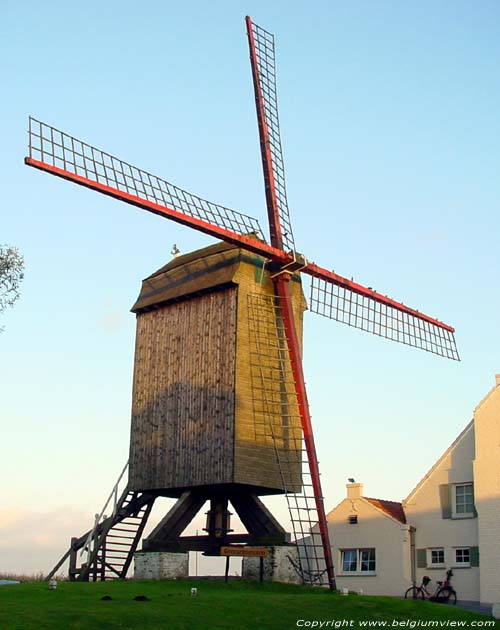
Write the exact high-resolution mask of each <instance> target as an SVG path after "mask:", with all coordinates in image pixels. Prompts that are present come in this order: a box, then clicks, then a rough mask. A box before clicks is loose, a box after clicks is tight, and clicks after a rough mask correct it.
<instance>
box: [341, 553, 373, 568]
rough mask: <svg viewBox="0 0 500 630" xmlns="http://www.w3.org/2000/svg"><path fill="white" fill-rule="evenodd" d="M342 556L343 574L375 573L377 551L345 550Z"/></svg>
mask: <svg viewBox="0 0 500 630" xmlns="http://www.w3.org/2000/svg"><path fill="white" fill-rule="evenodd" d="M341 554H342V572H343V573H374V572H375V568H376V564H375V549H344V550H343V551H342V552H341Z"/></svg>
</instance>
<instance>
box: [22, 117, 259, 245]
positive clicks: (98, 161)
mask: <svg viewBox="0 0 500 630" xmlns="http://www.w3.org/2000/svg"><path fill="white" fill-rule="evenodd" d="M29 157H30V158H31V159H32V160H36V161H38V162H41V163H42V164H45V165H49V166H51V167H55V168H57V169H60V170H61V171H62V172H61V173H55V174H60V175H62V176H64V174H65V173H66V174H68V173H69V174H71V175H77V176H79V177H81V178H84V180H86V181H87V182H89V183H92V182H95V183H98V184H102V185H104V186H107V187H109V188H110V189H113V190H117V191H120V192H122V193H126V194H128V195H131V196H132V197H136V198H138V199H139V200H144V201H147V202H150V203H154V204H158V205H160V206H165V207H168V208H172V209H174V210H178V211H179V212H182V213H183V214H186V215H188V216H190V217H193V218H196V219H201V220H203V221H206V222H208V223H211V224H214V225H217V226H219V227H221V228H224V229H227V230H231V231H233V232H236V233H237V234H243V235H245V234H256V235H257V236H258V237H259V238H261V239H262V240H264V236H263V232H262V229H261V227H260V225H259V222H258V220H257V219H254V218H253V217H250V216H247V215H245V214H241V213H240V212H236V211H235V210H230V209H229V208H226V207H224V206H221V205H219V204H216V203H212V202H211V201H207V200H206V199H202V198H201V197H197V196H196V195H192V194H191V193H189V192H186V191H185V190H183V189H182V188H179V187H178V186H174V185H173V184H170V183H169V182H167V181H165V180H164V179H160V178H159V177H157V176H156V175H151V173H148V172H147V171H143V170H142V169H139V168H136V167H135V166H132V165H131V164H128V163H127V162H124V161H123V160H120V159H119V158H117V157H115V156H113V155H110V154H109V153H105V152H104V151H101V150H100V149H97V148H95V147H93V146H90V145H89V144H86V143H85V142H82V141H81V140H77V139H76V138H73V137H72V136H70V135H68V134H66V133H64V132H62V131H59V130H58V129H55V128H54V127H51V126H50V125H47V124H45V123H43V122H40V121H39V120H36V119H35V118H31V117H30V119H29ZM81 183H85V182H81Z"/></svg>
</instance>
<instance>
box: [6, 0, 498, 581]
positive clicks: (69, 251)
mask: <svg viewBox="0 0 500 630" xmlns="http://www.w3.org/2000/svg"><path fill="white" fill-rule="evenodd" d="M247 13H248V14H250V15H251V16H252V17H253V19H254V20H255V22H256V23H258V24H260V25H261V26H263V27H265V28H267V29H268V30H270V31H272V32H274V33H275V35H276V38H277V47H278V48H277V55H278V89H279V101H280V102H279V105H280V115H281V128H282V139H283V145H284V155H285V165H286V175H287V182H288V195H289V201H290V207H291V213H292V219H293V222H294V228H295V239H296V243H297V246H298V249H299V251H302V252H303V253H305V254H306V255H307V256H308V257H309V258H310V259H312V260H314V261H315V262H317V263H318V264H321V265H323V266H325V267H327V268H333V269H335V271H337V272H338V273H340V274H342V275H345V276H348V277H351V276H354V278H355V280H357V281H359V282H361V283H364V284H367V285H369V286H372V287H374V288H375V289H377V290H378V291H380V292H382V293H385V294H388V295H390V296H391V297H394V298H395V299H398V300H401V301H403V302H405V303H406V304H408V305H410V306H413V307H415V308H418V309H419V310H421V311H424V312H427V313H428V314H429V315H432V316H435V317H438V318H439V319H441V320H443V321H446V322H447V323H449V324H451V325H453V326H455V327H456V329H457V341H458V347H459V351H460V353H461V357H462V362H461V363H453V362H449V361H446V360H444V359H440V358H438V357H435V356H433V355H429V354H426V353H423V352H419V351H416V350H413V349H410V348H407V347H400V346H398V345H396V344H392V343H390V342H388V341H384V340H381V339H378V338H373V337H370V336H369V335H367V334H364V333H361V332H359V331H355V330H351V329H349V328H347V327H345V326H342V325H340V324H336V323H334V322H330V321H327V320H323V319H321V318H320V317H318V316H316V315H313V314H309V315H308V316H307V320H306V326H305V371H306V375H307V381H308V387H309V397H310V403H311V411H312V416H313V422H314V426H315V429H316V438H317V442H318V451H319V456H320V460H321V469H322V472H323V484H324V487H325V492H326V506H327V508H328V509H330V508H332V507H333V506H334V505H335V504H336V503H337V502H338V501H339V500H340V499H341V498H342V497H343V496H344V492H345V488H344V484H345V482H346V479H347V477H351V476H353V477H355V478H356V480H357V481H361V482H364V483H365V491H366V494H367V495H368V496H376V497H380V498H386V499H394V500H399V499H401V498H403V497H404V496H406V495H407V494H408V493H409V491H410V490H411V488H412V487H413V486H414V485H415V484H416V483H417V481H418V480H419V479H420V478H421V477H422V476H423V474H424V473H425V472H426V470H427V469H428V468H429V467H430V466H431V465H432V463H433V462H434V461H435V459H436V458H437V457H438V456H439V455H440V454H441V452H442V451H443V450H444V449H445V448H446V447H447V446H448V444H449V443H450V442H451V441H452V439H453V438H454V437H455V436H456V435H457V434H458V433H459V432H460V431H461V429H462V428H463V426H464V425H465V424H466V423H467V422H468V421H469V419H470V418H471V416H472V412H473V408H474V406H475V405H476V404H477V403H478V401H479V400H480V399H481V398H482V396H483V395H484V394H485V393H486V392H487V391H488V390H489V388H490V387H491V386H492V385H493V382H494V373H495V372H500V358H499V356H498V349H499V348H500V332H499V327H498V313H499V312H500V298H499V291H498V278H499V270H500V265H499V262H498V247H499V222H498V216H499V178H498V174H499V169H500V142H499V138H500V117H499V114H498V112H499V109H500V108H499V105H500V78H499V72H498V66H499V60H500V42H499V38H498V23H499V20H500V5H499V4H498V3H497V2H493V1H492V2H489V1H486V0H483V1H482V2H479V3H470V2H465V1H463V2H460V1H455V2H451V1H443V2H439V3H437V2H434V1H425V0H423V1H421V2H418V3H402V2H396V1H394V2H384V1H380V2H372V1H359V2H356V3H347V2H344V3H340V2H335V1H321V2H312V3H305V2H289V1H287V2H284V1H281V0H280V1H275V2H260V1H254V0H249V1H248V2H246V3H242V2H239V1H233V2H230V1H228V0H226V1H219V2H211V3H205V2H199V1H196V2H191V3H177V2H175V3H174V2H159V1H156V2H154V1H149V2H148V1H145V2H142V3H137V2H131V1H128V0H121V1H120V2H118V1H117V0H110V1H109V2H105V3H103V2H97V1H95V0H91V1H89V2H86V3H83V4H82V3H67V2H59V1H56V0H54V1H51V2H48V3H43V4H41V3H39V2H33V1H29V0H27V1H26V2H22V3H13V2H10V3H5V6H4V7H3V8H2V20H1V23H0V42H1V43H0V47H1V55H0V73H1V76H2V93H3V98H2V100H1V102H0V126H1V136H0V137H1V140H2V150H1V152H0V177H1V179H2V184H3V185H2V204H1V206H2V210H1V213H0V242H1V243H10V244H13V245H16V246H18V247H19V248H20V250H21V251H22V253H23V254H24V256H25V259H26V279H25V282H24V285H23V287H22V299H21V300H20V301H19V302H18V304H17V305H16V307H15V308H14V309H12V310H11V311H10V312H8V313H6V314H5V315H4V316H3V317H2V324H4V325H5V331H4V332H3V333H2V334H1V335H0V352H1V358H2V360H1V362H0V389H1V400H2V404H1V410H0V422H1V430H2V433H1V440H0V461H1V462H2V470H3V484H2V492H1V496H0V570H2V569H3V568H4V567H2V562H1V557H2V551H3V552H5V551H6V548H7V547H8V548H9V549H10V550H11V554H12V553H13V552H12V550H16V549H17V548H16V545H17V544H20V543H18V542H16V541H18V539H19V538H20V537H21V532H24V531H26V536H28V538H29V540H30V545H29V549H30V551H29V554H30V559H24V560H23V558H22V552H19V555H18V558H19V563H20V566H21V565H22V567H23V568H25V569H26V570H33V571H34V570H38V569H41V568H46V566H47V564H49V565H50V558H52V559H54V560H55V559H57V558H53V555H54V553H55V555H56V556H57V554H58V553H59V549H61V550H62V549H63V548H64V546H65V545H66V542H67V537H69V535H71V534H73V535H77V534H79V533H81V532H83V530H85V529H86V527H87V522H85V519H84V517H86V518H92V515H93V513H94V512H95V511H98V510H99V509H100V507H101V503H102V501H103V499H104V497H105V495H106V494H107V492H108V491H109V489H110V488H111V486H112V485H113V483H114V479H115V477H116V476H117V474H118V472H119V471H120V469H121V467H122V466H123V463H124V462H125V460H126V459H127V454H128V453H127V451H128V438H129V421H130V401H131V382H132V364H133V351H134V333H135V331H134V326H135V321H134V316H133V315H132V314H130V313H129V308H130V306H131V305H132V303H133V302H134V300H135V297H136V295H137V293H138V290H139V287H140V282H141V279H142V278H144V277H145V276H146V275H148V274H149V273H151V272H152V271H153V270H155V269H156V268H158V267H160V266H161V265H162V264H164V263H165V262H166V261H167V260H168V259H169V258H170V249H171V247H172V244H173V243H176V244H177V245H178V247H179V248H180V250H181V251H182V252H183V253H184V252H188V251H190V250H192V249H195V248H197V247H201V246H204V245H207V244H210V243H211V242H213V241H211V240H210V239H209V238H208V237H205V236H203V235H201V234H198V233H196V232H194V231H192V230H189V229H187V228H183V227H181V226H177V225H175V224H173V223H170V222H167V221H165V220H163V219H160V218H158V217H155V216H152V215H149V214H147V213H145V212H142V211H139V210H137V209H136V208H133V207H130V206H127V205H124V204H121V203H119V202H117V201H114V200H111V199H109V198H106V197H102V196H99V195H98V194H96V193H93V192H91V191H88V190H85V189H81V188H79V187H77V186H74V185H72V184H69V183H67V182H63V181H61V180H58V179H56V178H53V177H50V176H48V175H46V174H43V173H39V172H36V171H34V170H32V169H28V168H27V167H25V166H24V165H23V161H22V160H23V157H24V155H25V153H26V148H25V147H26V141H27V134H26V130H27V118H28V115H29V114H32V115H34V116H35V117H37V118H40V119H41V120H44V121H46V122H47V123H49V124H53V125H54V126H56V127H59V128H60V129H62V130H64V131H66V132H68V133H70V134H72V135H75V136H77V137H80V138H81V139H83V140H86V141H88V142H89V143H91V144H94V145H96V146H98V147H100V148H103V149H105V150H107V151H109V152H111V153H114V154H115V155H117V156H119V157H121V158H123V159H125V160H127V161H129V162H131V163H133V164H136V165H137V166H140V167H142V168H144V169H147V170H150V171H151V172H153V173H155V174H158V175H160V176H162V177H164V178H165V179H167V180H169V181H172V182H174V183H176V184H178V185H179V186H181V187H184V188H186V189H187V190H189V191H191V192H193V193H195V194H198V195H200V196H203V197H206V198H208V199H210V200H213V201H215V202H219V203H223V204H225V205H228V206H229V207H231V208H234V209H237V210H240V211H242V212H245V213H248V214H251V215H253V216H257V217H259V218H260V219H261V220H262V222H264V217H265V210H264V207H265V206H264V194H263V184H262V176H261V166H260V156H259V145H258V136H257V126H256V116H255V111H254V103H253V92H252V83H251V74H250V69H249V62H248V51H247V42H246V36H245V28H244V16H245V14H247ZM82 519H83V522H82ZM21 523H22V524H21ZM23 528H24V529H23ZM70 530H71V531H70ZM60 532H64V539H63V538H62V534H61V533H60ZM2 541H3V542H2ZM2 545H3V546H2ZM54 549H56V551H54ZM44 553H45V554H46V555H44ZM50 554H52V556H51V555H50ZM49 556H50V558H49V559H47V558H48V557H49ZM4 557H5V556H4ZM9 557H10V556H9ZM10 558H11V557H10ZM21 560H23V562H21ZM11 561H12V562H13V560H12V558H11ZM44 563H45V564H44ZM6 566H7V565H6ZM10 566H11V564H10V565H9V567H10Z"/></svg>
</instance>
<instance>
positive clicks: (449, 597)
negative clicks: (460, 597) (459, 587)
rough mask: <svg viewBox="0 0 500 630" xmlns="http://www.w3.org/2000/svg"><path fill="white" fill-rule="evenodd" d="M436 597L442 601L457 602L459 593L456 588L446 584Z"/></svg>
mask: <svg viewBox="0 0 500 630" xmlns="http://www.w3.org/2000/svg"><path fill="white" fill-rule="evenodd" d="M436 599H437V600H438V601H440V602H443V603H444V602H446V603H447V604H456V603H457V593H456V591H455V590H454V589H452V588H450V587H449V586H444V587H443V588H440V589H439V591H438V592H437V594H436Z"/></svg>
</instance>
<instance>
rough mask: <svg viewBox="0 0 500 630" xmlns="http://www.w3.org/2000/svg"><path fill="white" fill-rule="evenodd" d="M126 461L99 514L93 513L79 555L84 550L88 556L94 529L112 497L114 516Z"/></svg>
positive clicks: (81, 554)
mask: <svg viewBox="0 0 500 630" xmlns="http://www.w3.org/2000/svg"><path fill="white" fill-rule="evenodd" d="M128 462H129V460H127V463H126V464H125V466H124V467H123V470H122V471H121V473H120V475H119V477H118V479H117V481H116V483H115V485H114V486H113V490H111V492H110V495H109V497H108V498H107V500H106V503H105V504H104V507H103V508H102V510H101V512H100V514H96V515H95V522H94V527H93V528H92V529H91V531H90V532H89V535H88V536H87V540H86V541H85V544H84V545H83V547H82V550H81V551H80V556H83V554H84V553H85V551H86V552H87V558H89V557H90V554H91V543H92V540H93V538H94V533H95V530H96V529H97V527H98V525H99V523H100V522H101V518H102V517H103V515H104V513H105V511H106V508H107V507H108V505H109V502H110V501H111V499H114V501H113V512H112V513H111V516H114V515H115V513H116V506H117V503H118V486H119V485H120V481H121V480H122V477H123V475H124V474H125V471H126V470H127V468H128Z"/></svg>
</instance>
